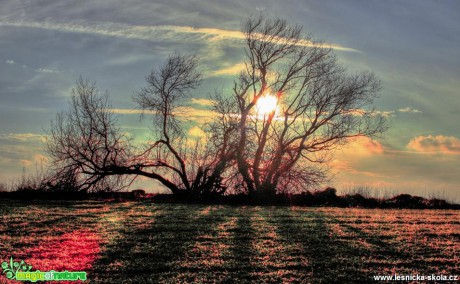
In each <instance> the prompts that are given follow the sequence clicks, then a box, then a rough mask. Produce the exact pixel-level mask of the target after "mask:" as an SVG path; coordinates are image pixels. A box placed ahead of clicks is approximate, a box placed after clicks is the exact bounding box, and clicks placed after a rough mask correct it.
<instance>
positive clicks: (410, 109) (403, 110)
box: [398, 107, 422, 113]
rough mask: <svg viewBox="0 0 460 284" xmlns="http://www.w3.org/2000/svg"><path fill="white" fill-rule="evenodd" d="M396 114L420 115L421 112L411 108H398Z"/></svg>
mask: <svg viewBox="0 0 460 284" xmlns="http://www.w3.org/2000/svg"><path fill="white" fill-rule="evenodd" d="M398 112H402V113H422V111H420V110H418V109H415V108H412V107H405V108H400V109H398Z"/></svg>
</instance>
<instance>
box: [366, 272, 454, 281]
mask: <svg viewBox="0 0 460 284" xmlns="http://www.w3.org/2000/svg"><path fill="white" fill-rule="evenodd" d="M374 280H376V281H460V277H459V276H458V275H443V274H441V275H435V274H430V275H420V274H411V275H399V274H394V275H374Z"/></svg>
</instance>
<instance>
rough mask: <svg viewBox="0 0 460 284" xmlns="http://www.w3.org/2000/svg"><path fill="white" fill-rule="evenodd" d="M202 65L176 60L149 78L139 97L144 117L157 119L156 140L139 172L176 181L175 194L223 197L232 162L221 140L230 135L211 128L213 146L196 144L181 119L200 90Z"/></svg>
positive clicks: (144, 155)
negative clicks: (193, 94) (153, 171)
mask: <svg viewBox="0 0 460 284" xmlns="http://www.w3.org/2000/svg"><path fill="white" fill-rule="evenodd" d="M197 64H198V61H197V58H196V57H194V56H181V55H174V56H171V57H170V58H169V59H168V60H167V62H166V64H165V65H164V66H163V67H162V68H161V69H159V70H154V71H152V72H151V74H150V75H149V76H148V77H147V84H148V86H147V87H145V88H143V89H142V90H141V91H140V92H139V93H138V94H137V95H136V96H135V97H134V100H135V101H136V102H137V103H138V104H139V106H140V107H141V108H142V109H143V110H144V111H148V112H150V113H151V115H152V118H153V122H154V123H153V126H154V134H156V137H155V139H154V141H152V142H151V143H149V145H148V147H147V148H146V149H145V151H144V152H143V153H142V155H140V157H142V160H141V161H139V166H140V167H141V168H145V167H155V168H156V171H157V172H159V173H161V174H162V175H163V176H167V177H170V178H171V179H172V180H173V182H174V184H175V185H176V188H174V189H172V188H171V190H172V191H173V192H174V193H185V194H190V193H191V194H196V195H210V194H211V195H212V194H218V195H221V194H223V193H224V192H225V190H226V188H227V187H226V186H225V184H224V183H223V180H222V173H223V172H224V171H225V170H226V168H228V166H229V164H230V161H231V159H230V158H227V156H228V153H227V152H228V145H227V144H226V142H225V138H224V141H223V143H222V144H219V143H220V142H217V140H219V138H220V136H219V137H218V136H216V135H220V134H221V133H223V136H225V129H219V130H217V129H216V127H217V125H216V124H209V125H208V127H209V129H208V130H210V131H211V134H210V135H209V136H208V137H207V138H208V139H209V142H210V143H208V142H203V141H202V138H198V139H190V137H188V136H187V135H186V132H185V129H186V128H187V127H186V126H185V125H184V121H183V120H180V119H179V118H178V114H179V113H180V111H181V106H183V105H184V104H185V103H186V100H187V99H188V98H189V96H190V91H191V90H192V89H195V88H196V87H197V86H198V85H199V84H200V81H201V74H200V73H199V72H198V71H197ZM144 114H145V113H144ZM214 131H216V132H214ZM221 131H223V132H221ZM203 138H206V137H203ZM212 142H214V143H212Z"/></svg>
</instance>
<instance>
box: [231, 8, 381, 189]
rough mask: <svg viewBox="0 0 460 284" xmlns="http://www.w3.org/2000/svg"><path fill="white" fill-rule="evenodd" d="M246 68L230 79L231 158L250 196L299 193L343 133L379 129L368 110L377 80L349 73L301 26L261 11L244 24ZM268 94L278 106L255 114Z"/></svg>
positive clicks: (315, 179) (319, 177)
mask: <svg viewBox="0 0 460 284" xmlns="http://www.w3.org/2000/svg"><path fill="white" fill-rule="evenodd" d="M243 32H244V34H245V37H246V49H245V50H246V58H247V59H246V61H245V65H246V68H245V70H244V71H243V72H242V73H241V74H240V75H239V77H238V79H237V80H236V81H235V83H234V88H233V98H234V100H235V102H236V104H237V106H238V113H237V114H238V119H239V133H238V136H239V137H238V140H239V141H238V146H237V148H236V153H235V157H236V163H237V167H238V171H239V173H240V175H241V179H242V181H243V183H244V186H245V188H246V190H247V191H248V192H249V193H253V192H264V193H275V192H276V191H290V192H293V191H302V190H305V189H307V188H308V187H309V186H312V185H316V184H319V183H321V182H322V181H324V180H325V178H326V177H327V175H326V174H325V168H324V167H322V166H321V164H323V163H324V162H326V161H327V160H328V157H329V155H330V154H331V150H333V149H335V148H336V147H337V146H340V145H343V144H344V143H346V142H347V141H348V140H349V138H352V137H357V136H372V135H377V134H381V133H383V132H384V131H385V129H386V124H385V119H384V117H382V116H379V115H378V113H377V112H375V111H373V109H369V106H370V105H372V102H373V98H374V97H375V96H376V94H377V92H378V90H379V89H380V82H379V80H378V79H377V78H376V77H375V76H374V74H372V73H362V74H356V75H350V74H348V73H347V70H346V69H345V68H343V67H342V66H341V65H340V64H339V63H338V62H337V60H336V58H335V56H334V54H333V52H332V49H331V48H329V47H327V46H325V45H324V44H322V43H319V42H314V41H312V39H311V38H310V37H303V35H302V28H301V27H300V26H293V25H289V24H288V23H287V22H286V21H285V20H280V19H276V20H270V19H265V18H264V17H262V16H260V17H257V18H250V19H249V20H248V21H247V22H246V23H245V24H244V27H243ZM266 96H272V98H273V100H275V101H276V102H277V107H276V108H273V109H272V110H271V111H268V112H265V113H262V114H261V113H260V112H258V109H257V104H258V101H259V100H261V99H262V98H263V97H266Z"/></svg>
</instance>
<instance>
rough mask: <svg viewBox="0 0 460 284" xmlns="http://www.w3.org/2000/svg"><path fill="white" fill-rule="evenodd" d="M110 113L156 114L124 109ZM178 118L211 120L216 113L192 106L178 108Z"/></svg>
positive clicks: (113, 110) (147, 111)
mask: <svg viewBox="0 0 460 284" xmlns="http://www.w3.org/2000/svg"><path fill="white" fill-rule="evenodd" d="M109 111H111V112H113V113H115V114H138V115H139V114H155V112H153V111H149V110H146V111H144V110H141V109H122V108H112V109H109ZM174 114H175V115H176V116H177V117H180V118H190V119H200V118H210V117H212V116H213V115H214V113H213V112H212V111H210V110H206V109H198V108H194V107H190V106H182V107H178V108H177V110H176V111H175V113H174Z"/></svg>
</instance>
